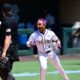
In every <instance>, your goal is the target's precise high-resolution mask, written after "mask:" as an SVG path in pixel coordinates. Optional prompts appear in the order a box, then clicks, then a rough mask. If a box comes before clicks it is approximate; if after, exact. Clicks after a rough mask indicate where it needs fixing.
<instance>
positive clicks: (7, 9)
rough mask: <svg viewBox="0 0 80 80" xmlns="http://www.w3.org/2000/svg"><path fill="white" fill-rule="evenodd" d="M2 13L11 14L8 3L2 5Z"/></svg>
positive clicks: (10, 7)
mask: <svg viewBox="0 0 80 80" xmlns="http://www.w3.org/2000/svg"><path fill="white" fill-rule="evenodd" d="M1 10H2V11H3V12H5V13H7V12H11V11H12V6H11V5H10V4H8V3H5V4H3V5H2V9H1Z"/></svg>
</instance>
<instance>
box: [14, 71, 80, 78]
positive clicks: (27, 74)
mask: <svg viewBox="0 0 80 80" xmlns="http://www.w3.org/2000/svg"><path fill="white" fill-rule="evenodd" d="M65 72H66V73H67V74H80V70H66V71H65ZM58 73H59V72H58V71H53V72H47V74H58ZM13 75H14V76H15V77H25V76H28V77H29V76H30V77H31V76H37V75H40V73H37V72H34V73H30V72H25V73H19V74H13Z"/></svg>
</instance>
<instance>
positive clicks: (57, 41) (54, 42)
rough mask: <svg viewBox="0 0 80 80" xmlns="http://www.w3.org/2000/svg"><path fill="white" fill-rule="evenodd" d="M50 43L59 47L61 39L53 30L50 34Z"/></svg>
mask: <svg viewBox="0 0 80 80" xmlns="http://www.w3.org/2000/svg"><path fill="white" fill-rule="evenodd" d="M52 43H53V44H55V45H56V46H57V47H58V48H59V49H60V48H61V41H60V39H59V38H58V37H57V36H56V34H55V33H54V32H53V35H52Z"/></svg>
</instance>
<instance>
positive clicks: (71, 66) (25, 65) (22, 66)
mask: <svg viewBox="0 0 80 80" xmlns="http://www.w3.org/2000/svg"><path fill="white" fill-rule="evenodd" d="M61 64H62V66H63V68H64V69H65V70H80V60H71V59H70V60H61ZM55 70H56V69H55V68H54V67H53V66H52V65H51V64H50V63H48V70H47V72H50V71H55ZM24 72H30V73H34V72H38V73H39V72H40V64H39V62H38V61H28V62H27V61H24V62H15V63H14V65H13V70H12V73H14V74H15V73H24ZM68 76H69V78H70V80H80V74H68ZM15 78H16V80H40V76H39V75H37V76H32V77H30V76H27V77H15ZM46 79H47V80H62V77H61V76H60V74H47V75H46Z"/></svg>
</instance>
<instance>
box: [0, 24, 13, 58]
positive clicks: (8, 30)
mask: <svg viewBox="0 0 80 80" xmlns="http://www.w3.org/2000/svg"><path fill="white" fill-rule="evenodd" d="M5 28H6V29H5V40H4V46H3V50H2V59H4V58H5V57H6V54H7V50H8V48H9V46H10V43H11V29H12V28H11V24H10V23H9V22H5Z"/></svg>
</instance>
